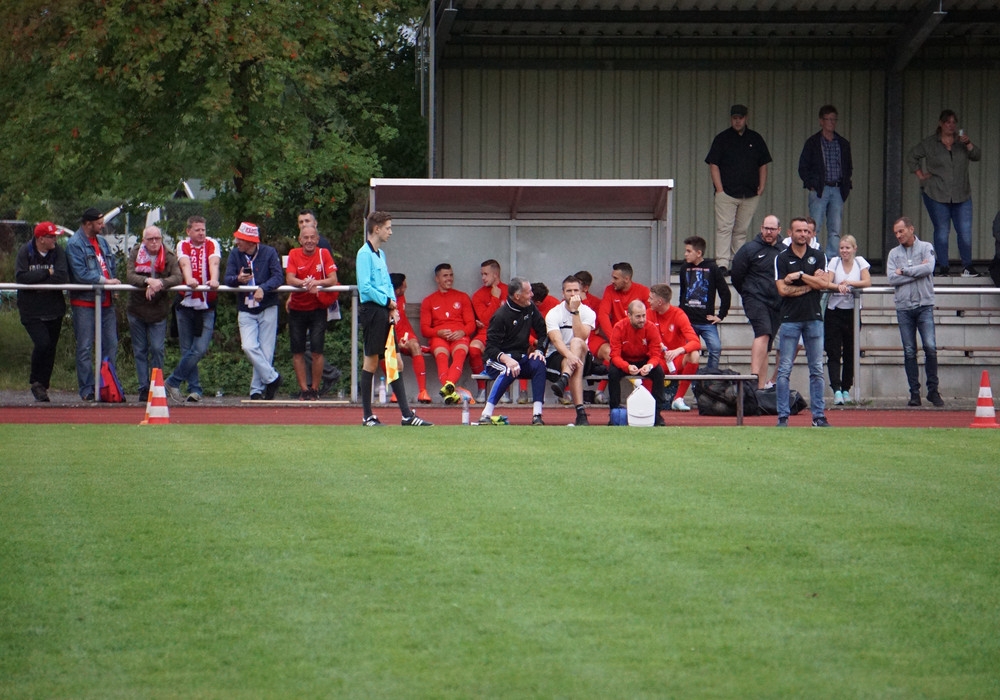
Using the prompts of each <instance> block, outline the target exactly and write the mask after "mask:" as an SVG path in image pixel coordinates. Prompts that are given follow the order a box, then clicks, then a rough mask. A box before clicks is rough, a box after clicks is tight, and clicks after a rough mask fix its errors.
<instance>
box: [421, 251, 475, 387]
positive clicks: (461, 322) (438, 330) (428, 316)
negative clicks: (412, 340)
mask: <svg viewBox="0 0 1000 700" xmlns="http://www.w3.org/2000/svg"><path fill="white" fill-rule="evenodd" d="M434 281H435V282H436V283H437V290H436V291H433V292H431V293H430V294H428V295H427V296H426V297H425V298H424V300H423V302H421V304H420V332H421V333H422V334H423V335H424V337H425V338H427V340H428V341H429V342H430V346H431V352H432V353H433V354H434V362H435V363H436V364H437V370H438V379H439V380H440V381H441V390H440V392H439V393H440V394H441V396H442V397H443V398H444V402H445V403H448V404H453V403H458V402H459V401H461V397H460V395H459V393H458V391H457V390H456V388H455V386H456V385H457V384H458V381H459V379H461V378H462V371H463V369H464V368H465V358H466V357H467V356H468V354H469V342H470V340H471V338H472V337H473V335H475V332H476V317H475V314H474V313H473V311H472V299H470V298H469V295H468V294H466V293H465V292H460V291H458V290H457V289H453V285H454V284H455V271H454V270H452V267H451V264H450V263H440V264H439V265H438V266H437V267H435V268H434ZM449 362H450V364H449Z"/></svg>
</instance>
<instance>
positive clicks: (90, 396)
mask: <svg viewBox="0 0 1000 700" xmlns="http://www.w3.org/2000/svg"><path fill="white" fill-rule="evenodd" d="M83 400H84V401H93V400H94V392H90V393H89V394H87V395H86V396H84V397H83Z"/></svg>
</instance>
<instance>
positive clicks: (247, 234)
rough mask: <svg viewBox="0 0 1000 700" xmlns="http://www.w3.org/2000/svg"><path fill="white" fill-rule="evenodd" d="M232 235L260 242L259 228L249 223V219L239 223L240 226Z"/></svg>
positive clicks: (243, 239) (244, 239)
mask: <svg viewBox="0 0 1000 700" xmlns="http://www.w3.org/2000/svg"><path fill="white" fill-rule="evenodd" d="M233 235H234V236H235V237H236V238H239V239H240V240H241V241H247V242H249V243H260V230H259V229H258V228H257V226H256V225H254V224H251V223H250V222H249V221H244V222H243V223H241V224H240V227H239V228H238V229H236V231H235V232H234V233H233Z"/></svg>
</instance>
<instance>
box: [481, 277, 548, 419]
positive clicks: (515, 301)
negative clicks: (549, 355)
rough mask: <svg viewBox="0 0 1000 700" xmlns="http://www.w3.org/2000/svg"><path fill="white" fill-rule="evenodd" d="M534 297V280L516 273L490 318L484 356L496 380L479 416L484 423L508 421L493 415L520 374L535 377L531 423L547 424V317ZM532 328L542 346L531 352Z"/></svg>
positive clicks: (487, 366)
mask: <svg viewBox="0 0 1000 700" xmlns="http://www.w3.org/2000/svg"><path fill="white" fill-rule="evenodd" d="M531 299H532V294H531V283H530V282H528V280H526V279H524V278H521V277H512V278H511V280H510V282H509V283H508V285H507V301H505V302H504V303H503V304H501V305H500V308H499V309H497V310H496V313H494V314H493V318H491V319H490V325H489V328H488V329H487V331H486V350H485V352H484V354H483V357H484V358H485V360H486V369H485V372H486V374H488V375H490V377H492V378H493V379H494V380H495V381H494V382H493V387H492V389H491V390H490V395H489V397H488V398H487V400H486V407H485V408H483V414H482V415H481V416H480V418H479V424H480V425H500V424H506V422H507V420H506V418H505V417H504V416H497V417H494V416H493V409H494V407H496V404H497V401H499V400H500V397H501V396H503V395H504V393H505V392H506V391H507V388H508V387H509V386H510V385H511V384H513V383H514V380H515V379H517V378H518V377H525V378H528V379H531V395H532V396H533V397H534V406H533V410H532V417H531V424H532V425H545V423H544V422H543V421H542V397H543V396H545V347H546V345H547V344H548V341H547V337H548V336H547V334H546V332H545V318H544V317H543V316H542V314H541V312H540V311H539V310H538V309H537V308H535V305H534V304H533V303H532V301H531ZM532 330H533V331H535V337H536V338H538V348H537V349H536V350H535V351H534V352H532V353H530V354H529V353H528V343H529V338H530V336H531V331H532Z"/></svg>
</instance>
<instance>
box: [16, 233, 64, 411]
mask: <svg viewBox="0 0 1000 700" xmlns="http://www.w3.org/2000/svg"><path fill="white" fill-rule="evenodd" d="M60 235H62V234H61V232H60V231H59V228H58V227H57V226H56V225H55V224H53V223H52V222H51V221H43V222H42V223H40V224H38V225H37V226H35V235H34V236H32V238H31V240H30V241H28V242H27V243H25V244H24V245H23V246H21V249H20V250H18V251H17V258H16V259H15V261H14V281H15V282H16V283H17V284H66V283H67V282H69V263H68V262H67V261H66V251H64V250H63V249H62V248H61V247H60V246H59V244H58V242H57V241H56V237H57V236H60ZM17 310H18V312H19V313H20V316H21V325H22V326H24V330H26V331H27V332H28V337H29V338H31V344H32V350H31V370H30V372H29V374H28V384H29V385H30V386H31V395H32V396H34V397H35V401H41V402H48V401H49V383H50V381H51V379H52V368H53V366H54V365H55V361H56V347H57V346H58V345H59V334H60V332H61V331H62V324H63V317H64V316H65V315H66V299H65V298H64V297H63V292H62V290H60V289H46V290H38V291H29V290H26V289H19V290H17Z"/></svg>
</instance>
